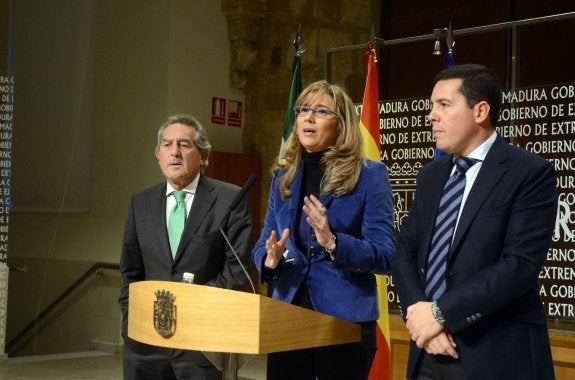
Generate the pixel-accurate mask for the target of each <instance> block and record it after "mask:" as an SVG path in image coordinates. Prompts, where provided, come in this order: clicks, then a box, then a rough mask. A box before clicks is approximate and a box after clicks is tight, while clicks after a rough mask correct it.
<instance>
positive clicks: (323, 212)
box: [319, 206, 327, 215]
mask: <svg viewBox="0 0 575 380" xmlns="http://www.w3.org/2000/svg"><path fill="white" fill-rule="evenodd" d="M319 213H320V214H322V215H325V214H326V213H327V209H326V208H325V206H323V207H322V208H320V209H319Z"/></svg>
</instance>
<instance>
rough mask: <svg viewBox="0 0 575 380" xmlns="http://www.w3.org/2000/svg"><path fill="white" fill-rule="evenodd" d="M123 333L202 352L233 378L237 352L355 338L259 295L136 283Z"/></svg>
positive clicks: (340, 326)
mask: <svg viewBox="0 0 575 380" xmlns="http://www.w3.org/2000/svg"><path fill="white" fill-rule="evenodd" d="M168 298H169V299H170V300H171V305H173V306H172V308H171V309H170V313H173V317H172V318H171V323H169V325H171V331H170V333H169V334H166V332H165V331H163V335H169V336H166V337H164V336H162V335H160V334H161V332H158V331H157V328H156V326H157V325H158V324H160V321H161V320H162V318H163V317H164V315H162V312H160V311H159V309H160V308H161V305H160V304H161V303H162V302H164V301H166V300H167V299H168ZM164 303H165V302H164ZM164 306H166V305H164ZM128 336H129V337H130V338H132V339H135V340H137V341H139V342H142V343H147V344H152V345H155V346H161V347H170V348H178V349H186V350H194V351H204V353H206V356H208V358H210V360H212V361H215V362H214V365H215V366H216V367H218V368H221V369H222V371H223V378H224V379H236V378H237V370H238V362H239V361H240V360H239V359H238V355H237V354H252V355H253V354H267V353H270V352H279V351H288V350H295V349H302V348H310V347H320V346H327V345H334V344H342V343H351V342H358V341H359V340H360V327H359V326H358V325H356V324H354V323H351V322H346V321H342V320H340V319H337V318H334V317H331V316H328V315H325V314H321V313H317V312H315V311H312V310H308V309H304V308H301V307H298V306H294V305H290V304H287V303H285V302H280V301H276V300H273V299H271V298H269V297H265V296H262V295H259V294H251V293H245V292H239V291H234V290H228V289H221V288H214V287H210V286H202V285H192V284H185V283H178V282H169V281H141V282H135V283H132V284H130V303H129V310H128ZM218 353H226V354H231V355H218ZM249 357H251V356H249ZM244 358H245V356H244ZM222 361H223V362H222Z"/></svg>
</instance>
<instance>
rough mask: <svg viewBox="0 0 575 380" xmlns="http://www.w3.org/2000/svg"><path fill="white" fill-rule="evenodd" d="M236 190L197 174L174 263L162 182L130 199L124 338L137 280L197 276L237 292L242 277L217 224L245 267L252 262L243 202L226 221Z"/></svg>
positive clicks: (123, 293)
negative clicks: (132, 285) (132, 286)
mask: <svg viewBox="0 0 575 380" xmlns="http://www.w3.org/2000/svg"><path fill="white" fill-rule="evenodd" d="M238 191H239V187H237V186H235V185H231V184H228V183H225V182H221V181H217V180H214V179H211V178H208V177H205V176H203V175H200V180H199V182H198V187H197V189H196V193H195V196H194V201H193V204H192V207H191V209H190V213H189V215H188V218H187V221H186V225H185V227H184V232H183V234H182V239H181V241H180V245H179V247H178V251H177V254H176V257H175V259H172V253H171V251H170V244H169V241H168V233H167V227H166V183H165V182H164V183H161V184H158V185H156V186H154V187H151V188H149V189H147V190H145V191H143V192H141V193H139V194H136V195H134V196H133V197H132V200H131V202H130V207H129V211H128V217H127V220H126V226H125V232H124V243H123V246H122V257H121V260H120V271H121V273H122V277H123V286H122V290H121V293H120V298H119V302H120V306H121V309H122V335H123V336H124V337H126V336H127V334H126V332H127V324H128V300H129V294H128V287H129V284H130V283H132V282H136V281H144V280H160V281H176V282H179V281H181V280H182V275H183V273H184V272H191V273H194V274H195V279H194V283H196V284H204V285H208V286H215V287H220V288H227V289H239V288H241V287H242V286H243V285H244V284H245V283H246V282H247V278H246V275H245V274H244V273H243V271H242V269H241V267H240V265H239V264H238V262H237V260H236V258H235V257H234V255H233V253H232V251H231V250H230V248H229V247H228V246H227V245H226V242H225V240H224V238H223V236H222V234H221V233H220V231H219V227H220V223H223V230H224V231H225V232H226V235H227V236H228V238H229V240H230V242H231V244H232V245H233V247H234V248H235V250H236V252H237V253H238V255H239V256H240V258H241V260H242V262H243V263H244V266H246V267H248V268H249V266H248V263H249V262H250V250H251V245H252V244H251V243H252V226H251V213H250V208H249V202H248V200H247V198H246V199H245V200H244V201H242V202H241V203H240V204H239V206H238V207H237V208H236V209H235V211H233V212H232V213H231V214H230V216H229V218H228V217H226V215H227V212H228V210H229V206H230V203H231V201H232V200H233V198H234V197H235V195H236V194H237V192H238Z"/></svg>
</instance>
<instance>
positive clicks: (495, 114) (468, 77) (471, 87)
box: [433, 64, 501, 128]
mask: <svg viewBox="0 0 575 380" xmlns="http://www.w3.org/2000/svg"><path fill="white" fill-rule="evenodd" d="M447 79H462V80H463V81H462V83H461V87H459V92H461V94H462V95H463V96H464V97H465V99H466V100H467V105H468V106H469V107H473V106H474V105H476V104H477V103H479V102H481V101H486V102H487V103H488V104H489V109H490V110H489V118H490V121H491V126H492V127H494V128H495V126H496V125H497V120H498V119H499V111H500V110H501V86H500V84H499V79H497V75H496V74H495V72H493V70H491V69H490V68H488V67H486V66H483V65H478V64H465V65H456V66H453V67H449V68H447V69H445V70H443V71H441V72H440V73H439V74H437V75H436V76H435V78H433V84H434V85H435V84H436V83H437V82H439V81H440V80H447Z"/></svg>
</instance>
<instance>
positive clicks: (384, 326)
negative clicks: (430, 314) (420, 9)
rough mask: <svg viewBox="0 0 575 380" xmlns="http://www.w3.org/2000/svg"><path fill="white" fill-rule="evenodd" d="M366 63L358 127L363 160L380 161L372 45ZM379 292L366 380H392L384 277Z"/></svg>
mask: <svg viewBox="0 0 575 380" xmlns="http://www.w3.org/2000/svg"><path fill="white" fill-rule="evenodd" d="M363 61H364V63H367V78H366V80H365V91H364V93H363V104H362V106H361V117H360V122H359V127H360V130H361V135H362V136H363V142H364V150H365V156H366V157H367V158H369V159H371V160H374V161H381V143H380V140H379V108H378V107H379V104H378V103H379V97H378V93H377V85H378V84H377V67H376V65H375V63H376V62H377V58H376V55H375V44H374V43H373V42H371V41H370V42H368V44H367V52H366V53H365V54H364V56H363ZM376 279H377V289H378V291H379V294H378V295H379V297H378V299H379V313H380V315H379V319H378V320H377V353H376V354H375V359H374V361H373V365H372V367H371V372H370V373H369V380H376V379H377V380H391V349H390V347H391V342H390V340H389V313H388V308H387V282H386V279H385V276H379V275H377V276H376Z"/></svg>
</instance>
